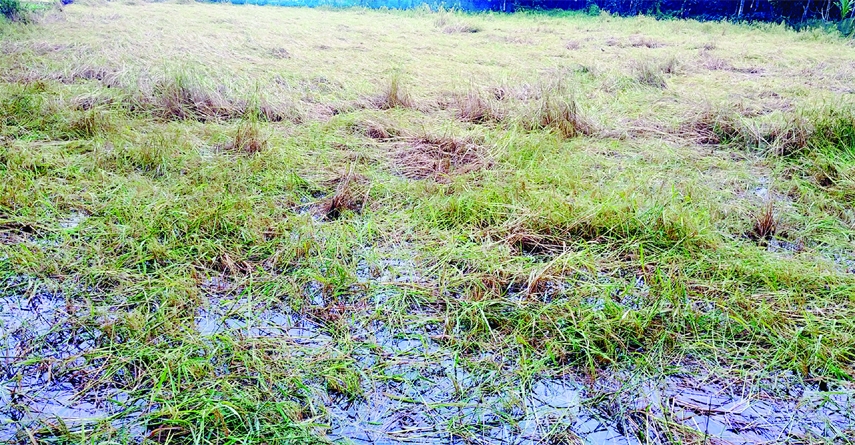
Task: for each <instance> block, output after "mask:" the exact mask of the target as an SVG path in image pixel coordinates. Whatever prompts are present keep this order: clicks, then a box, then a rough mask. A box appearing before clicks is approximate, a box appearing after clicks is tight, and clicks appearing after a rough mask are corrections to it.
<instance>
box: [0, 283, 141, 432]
mask: <svg viewBox="0 0 855 445" xmlns="http://www.w3.org/2000/svg"><path fill="white" fill-rule="evenodd" d="M77 310H78V308H76V307H74V306H73V305H72V304H70V302H69V301H67V300H66V298H65V297H64V296H63V295H62V294H59V293H54V292H50V291H47V290H44V289H37V288H32V287H31V284H30V282H28V280H26V279H17V280H12V281H8V282H6V283H4V284H0V364H2V365H1V366H0V442H10V443H13V442H17V441H22V440H25V439H26V440H30V439H29V437H30V435H33V436H34V437H38V436H39V435H40V433H41V432H43V431H47V430H55V429H58V428H63V429H68V430H71V431H74V430H76V429H79V428H81V427H83V426H84V425H87V424H91V423H94V422H98V421H110V422H112V423H113V425H114V426H115V427H116V428H117V429H120V428H126V427H127V428H132V425H131V422H130V420H131V419H132V418H133V417H134V416H133V415H130V412H132V411H136V410H135V409H132V408H135V407H133V406H132V405H133V404H132V403H131V402H130V401H129V400H127V397H124V396H123V395H122V394H121V393H120V392H119V391H118V390H116V389H115V388H112V387H110V386H109V385H101V384H98V385H93V382H95V381H96V380H98V378H99V377H100V376H99V373H100V368H99V366H98V364H96V363H89V362H87V360H86V359H85V357H84V355H85V354H86V353H87V352H89V351H91V350H93V349H94V348H96V347H97V344H98V342H99V341H100V338H101V336H102V333H100V332H98V331H97V330H96V329H92V328H83V327H82V326H81V324H79V323H77V319H76V315H75V312H76V311H77ZM121 413H128V415H125V416H119V414H121Z"/></svg>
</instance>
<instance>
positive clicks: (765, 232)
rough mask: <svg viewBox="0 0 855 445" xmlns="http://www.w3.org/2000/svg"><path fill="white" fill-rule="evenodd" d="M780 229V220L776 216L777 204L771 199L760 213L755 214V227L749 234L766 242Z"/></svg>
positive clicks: (759, 240) (754, 238)
mask: <svg viewBox="0 0 855 445" xmlns="http://www.w3.org/2000/svg"><path fill="white" fill-rule="evenodd" d="M777 231H778V221H777V219H776V218H775V205H774V203H773V202H772V201H769V202H768V203H767V204H766V206H765V207H764V208H763V210H761V211H760V212H759V213H757V214H756V215H755V222H754V227H752V229H751V232H750V233H748V236H749V237H750V238H751V239H753V240H755V241H758V242H761V243H764V242H766V241H769V240H770V239H772V237H773V236H775V233H777Z"/></svg>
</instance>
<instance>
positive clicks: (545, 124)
mask: <svg viewBox="0 0 855 445" xmlns="http://www.w3.org/2000/svg"><path fill="white" fill-rule="evenodd" d="M522 122H523V127H524V128H525V129H526V130H528V131H534V130H550V131H553V132H555V133H556V134H557V135H559V136H561V137H563V138H573V137H576V136H580V135H591V134H593V133H594V131H595V130H594V127H593V125H592V124H591V123H590V122H589V121H588V120H587V119H586V118H585V117H584V116H583V115H582V112H581V110H580V109H579V106H578V104H577V102H576V100H575V99H574V98H572V97H564V96H561V95H559V94H556V93H555V92H554V91H549V90H546V91H544V92H543V94H542V97H541V99H540V100H539V101H537V104H536V106H535V107H534V108H530V109H529V111H528V112H526V115H525V116H523V120H522Z"/></svg>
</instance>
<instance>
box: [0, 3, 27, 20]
mask: <svg viewBox="0 0 855 445" xmlns="http://www.w3.org/2000/svg"><path fill="white" fill-rule="evenodd" d="M0 14H3V17H6V19H8V20H11V21H13V22H15V21H22V20H24V19H25V18H26V15H25V14H26V11H25V10H24V7H23V6H22V5H21V2H20V1H19V0H0Z"/></svg>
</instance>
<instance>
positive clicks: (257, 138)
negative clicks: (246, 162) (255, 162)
mask: <svg viewBox="0 0 855 445" xmlns="http://www.w3.org/2000/svg"><path fill="white" fill-rule="evenodd" d="M267 144H268V136H267V135H266V134H264V131H263V130H262V128H261V124H260V123H259V122H258V121H257V120H255V119H244V120H243V122H241V123H240V125H239V126H238V127H237V130H235V133H234V135H233V136H232V139H231V140H230V141H229V142H228V143H227V144H226V145H225V149H226V150H228V151H233V152H237V153H243V154H256V153H260V152H262V151H264V150H265V149H266V148H267Z"/></svg>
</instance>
